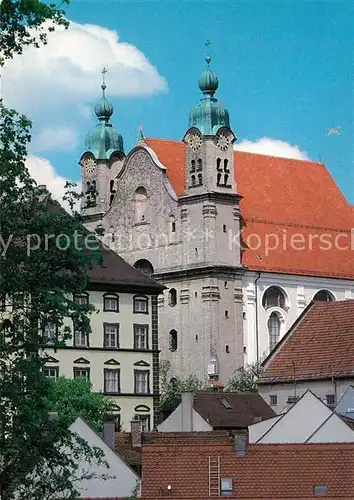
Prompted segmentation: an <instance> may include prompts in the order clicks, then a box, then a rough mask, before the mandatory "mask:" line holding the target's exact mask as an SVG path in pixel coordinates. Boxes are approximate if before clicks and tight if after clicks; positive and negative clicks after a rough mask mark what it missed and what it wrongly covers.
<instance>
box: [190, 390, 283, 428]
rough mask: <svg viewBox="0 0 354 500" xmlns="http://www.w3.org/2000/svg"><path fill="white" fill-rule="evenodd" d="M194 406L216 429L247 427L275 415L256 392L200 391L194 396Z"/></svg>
mask: <svg viewBox="0 0 354 500" xmlns="http://www.w3.org/2000/svg"><path fill="white" fill-rule="evenodd" d="M222 401H224V402H225V404H226V406H227V405H230V406H231V408H227V407H226V406H225V405H224V404H223V403H222ZM193 407H194V409H195V410H196V411H197V412H198V413H199V414H200V415H201V416H202V417H203V418H204V419H205V420H207V421H208V422H209V424H210V425H211V426H212V427H213V428H214V429H220V428H221V429H222V428H225V429H230V428H234V429H241V428H242V429H245V428H247V427H248V426H249V425H251V424H253V423H255V421H257V420H258V421H259V420H266V419H267V418H271V417H274V416H275V413H274V411H273V410H272V408H271V407H270V406H269V405H268V404H267V403H266V402H265V401H264V399H263V398H262V397H261V396H260V395H259V394H256V393H243V394H237V393H235V392H198V393H196V394H194V396H193Z"/></svg>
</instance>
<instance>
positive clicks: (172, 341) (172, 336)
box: [169, 330, 177, 352]
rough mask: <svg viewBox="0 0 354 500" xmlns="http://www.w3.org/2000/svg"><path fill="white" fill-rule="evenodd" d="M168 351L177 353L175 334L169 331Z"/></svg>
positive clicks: (174, 331) (173, 331)
mask: <svg viewBox="0 0 354 500" xmlns="http://www.w3.org/2000/svg"><path fill="white" fill-rule="evenodd" d="M169 349H170V351H171V352H175V351H177V332H176V330H171V331H170V333H169Z"/></svg>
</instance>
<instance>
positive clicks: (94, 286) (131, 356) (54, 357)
mask: <svg viewBox="0 0 354 500" xmlns="http://www.w3.org/2000/svg"><path fill="white" fill-rule="evenodd" d="M102 255H103V260H104V262H103V266H97V267H94V268H93V269H92V270H90V271H89V278H90V279H89V283H88V286H87V290H86V291H85V292H84V293H82V294H80V295H78V296H75V300H77V301H79V302H80V303H82V304H88V303H89V304H92V305H93V306H94V307H95V309H96V311H95V312H94V313H93V314H92V315H91V330H92V332H91V333H90V334H89V335H85V334H83V332H80V331H78V330H75V325H70V326H71V328H72V330H73V335H72V339H71V340H70V341H66V345H65V346H64V347H59V348H57V350H56V351H55V352H54V350H53V349H51V348H50V340H51V339H54V337H55V335H56V330H55V326H54V325H48V326H47V327H46V328H45V329H44V335H45V336H46V337H47V346H46V349H45V353H46V356H47V361H46V367H45V369H44V370H45V374H46V375H47V376H48V377H51V378H57V377H58V376H60V375H63V376H65V377H67V378H72V377H86V378H88V379H90V381H91V383H92V388H93V391H96V392H102V393H103V394H105V395H107V396H109V397H110V398H111V399H112V412H113V413H114V414H115V416H116V419H117V424H118V427H120V428H123V429H130V422H131V420H133V419H141V420H142V422H143V426H144V429H145V430H149V429H150V428H153V426H154V425H155V423H156V421H157V418H158V413H157V408H158V404H159V347H158V315H157V295H158V294H159V293H160V292H161V291H162V290H163V287H162V286H161V284H159V283H157V282H156V281H154V280H153V279H151V278H149V277H148V276H146V275H144V274H142V273H140V272H139V271H138V270H137V269H135V268H134V267H132V266H130V265H129V264H128V263H127V262H125V261H124V260H123V259H122V258H121V257H119V256H118V255H117V254H115V253H114V252H113V251H112V250H110V249H109V248H106V247H102Z"/></svg>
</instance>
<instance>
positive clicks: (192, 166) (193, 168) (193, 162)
mask: <svg viewBox="0 0 354 500" xmlns="http://www.w3.org/2000/svg"><path fill="white" fill-rule="evenodd" d="M193 172H195V160H192V161H191V173H193Z"/></svg>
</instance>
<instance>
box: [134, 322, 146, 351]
mask: <svg viewBox="0 0 354 500" xmlns="http://www.w3.org/2000/svg"><path fill="white" fill-rule="evenodd" d="M148 333H149V325H134V349H148Z"/></svg>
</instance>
